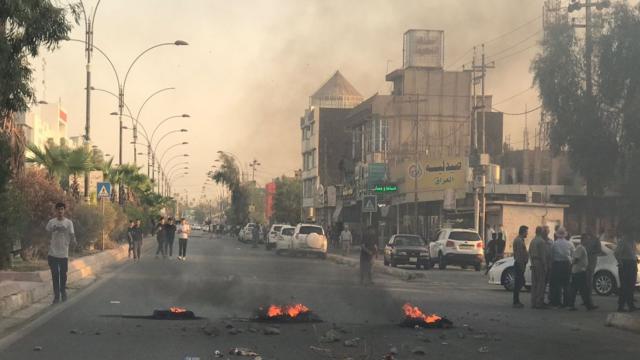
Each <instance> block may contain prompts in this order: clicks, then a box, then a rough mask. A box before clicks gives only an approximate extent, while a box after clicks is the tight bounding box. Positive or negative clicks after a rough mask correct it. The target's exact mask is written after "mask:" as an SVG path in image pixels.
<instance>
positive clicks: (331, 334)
mask: <svg viewBox="0 0 640 360" xmlns="http://www.w3.org/2000/svg"><path fill="white" fill-rule="evenodd" d="M340 340H341V338H340V333H339V332H338V331H336V330H335V329H331V330H329V331H327V332H326V333H325V334H324V335H323V336H322V337H321V338H320V342H322V343H332V342H338V341H340Z"/></svg>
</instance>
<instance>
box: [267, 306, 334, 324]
mask: <svg viewBox="0 0 640 360" xmlns="http://www.w3.org/2000/svg"><path fill="white" fill-rule="evenodd" d="M254 320H255V321H269V322H295V323H299V322H322V320H321V319H320V318H319V317H318V316H317V315H315V314H314V313H313V312H312V311H311V309H309V308H308V307H307V306H305V305H303V304H287V305H269V306H267V307H263V306H261V307H259V308H258V310H256V312H255V318H254Z"/></svg>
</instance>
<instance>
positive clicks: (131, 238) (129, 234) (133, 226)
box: [127, 220, 136, 259]
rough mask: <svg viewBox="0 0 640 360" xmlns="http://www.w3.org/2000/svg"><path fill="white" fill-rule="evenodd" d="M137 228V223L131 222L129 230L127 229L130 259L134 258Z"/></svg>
mask: <svg viewBox="0 0 640 360" xmlns="http://www.w3.org/2000/svg"><path fill="white" fill-rule="evenodd" d="M135 227H136V222H135V221H133V220H129V228H127V242H128V243H129V253H128V256H129V259H131V258H132V257H133V233H134V229H135Z"/></svg>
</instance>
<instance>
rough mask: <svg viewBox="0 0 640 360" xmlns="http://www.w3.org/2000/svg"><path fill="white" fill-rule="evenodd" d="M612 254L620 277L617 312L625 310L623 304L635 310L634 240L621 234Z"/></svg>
mask: <svg viewBox="0 0 640 360" xmlns="http://www.w3.org/2000/svg"><path fill="white" fill-rule="evenodd" d="M614 255H615V257H616V260H618V276H619V278H620V291H619V293H618V312H625V311H626V310H625V308H624V307H625V305H626V306H627V308H628V310H629V311H630V312H631V311H635V310H637V308H636V306H635V304H634V303H633V292H634V291H635V286H636V281H637V277H638V255H637V249H636V242H635V241H634V240H633V238H630V237H629V235H624V236H621V237H620V238H619V239H618V245H617V246H616V250H615V252H614Z"/></svg>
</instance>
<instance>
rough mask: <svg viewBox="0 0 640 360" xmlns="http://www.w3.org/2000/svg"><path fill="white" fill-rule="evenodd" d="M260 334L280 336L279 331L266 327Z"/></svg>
mask: <svg viewBox="0 0 640 360" xmlns="http://www.w3.org/2000/svg"><path fill="white" fill-rule="evenodd" d="M262 333H263V334H265V335H280V329H278V328H275V327H272V326H267V327H266V328H264V329H262Z"/></svg>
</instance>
